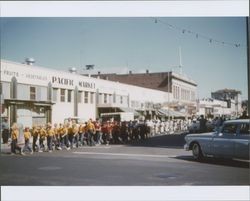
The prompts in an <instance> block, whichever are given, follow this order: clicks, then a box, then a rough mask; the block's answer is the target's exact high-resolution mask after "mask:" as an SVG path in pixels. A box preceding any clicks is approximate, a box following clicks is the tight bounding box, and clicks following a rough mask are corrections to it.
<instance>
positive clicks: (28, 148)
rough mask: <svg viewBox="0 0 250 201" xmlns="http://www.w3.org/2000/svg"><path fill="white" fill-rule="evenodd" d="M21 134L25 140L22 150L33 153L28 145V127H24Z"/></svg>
mask: <svg viewBox="0 0 250 201" xmlns="http://www.w3.org/2000/svg"><path fill="white" fill-rule="evenodd" d="M23 135H24V142H25V145H24V147H23V152H25V151H26V150H28V151H29V152H30V154H33V150H32V148H31V147H30V139H31V132H30V129H29V127H25V129H24V133H23Z"/></svg>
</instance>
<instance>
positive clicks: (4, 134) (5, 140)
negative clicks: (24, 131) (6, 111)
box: [2, 118, 10, 144]
mask: <svg viewBox="0 0 250 201" xmlns="http://www.w3.org/2000/svg"><path fill="white" fill-rule="evenodd" d="M9 135H10V128H9V124H8V119H7V118H5V119H4V120H3V123H2V138H3V144H7V143H8V139H9Z"/></svg>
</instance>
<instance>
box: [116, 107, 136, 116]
mask: <svg viewBox="0 0 250 201" xmlns="http://www.w3.org/2000/svg"><path fill="white" fill-rule="evenodd" d="M119 109H120V110H121V111H123V112H132V113H134V116H140V114H139V113H138V112H137V111H136V110H135V109H133V108H129V107H119Z"/></svg>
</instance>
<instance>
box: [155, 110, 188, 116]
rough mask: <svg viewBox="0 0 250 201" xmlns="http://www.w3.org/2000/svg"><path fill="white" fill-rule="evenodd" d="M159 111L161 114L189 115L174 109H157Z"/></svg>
mask: <svg viewBox="0 0 250 201" xmlns="http://www.w3.org/2000/svg"><path fill="white" fill-rule="evenodd" d="M157 113H158V115H160V116H171V117H186V116H188V115H187V114H184V113H182V112H178V111H173V110H165V109H160V110H158V111H157Z"/></svg>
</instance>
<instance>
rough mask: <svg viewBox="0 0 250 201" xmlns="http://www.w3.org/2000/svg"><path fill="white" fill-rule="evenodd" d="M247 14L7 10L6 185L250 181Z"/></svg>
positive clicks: (1, 173)
mask: <svg viewBox="0 0 250 201" xmlns="http://www.w3.org/2000/svg"><path fill="white" fill-rule="evenodd" d="M247 56H248V54H247V18H245V17H137V18H136V17H122V18H118V17H107V18H104V17H100V18H98V17H72V18H68V17H63V18H52V17H40V18H33V17H28V18H22V17H11V18H9V17H4V18H1V94H0V96H1V158H0V164H1V165H0V177H1V180H0V183H1V185H2V186H16V185H17V186H183V185H184V186H217V185H226V186H227V185H234V186H235V185H236V186H237V185H239V186H241V185H243V186H248V185H249V144H250V135H249V113H248V111H249V109H248V107H249V105H248V90H249V89H248V84H247V83H248V70H247V59H248V58H247Z"/></svg>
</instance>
